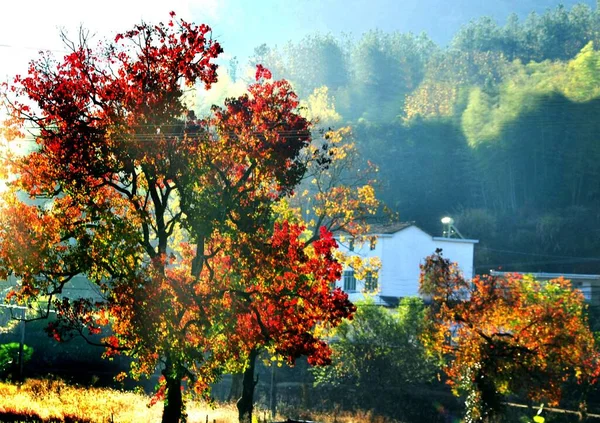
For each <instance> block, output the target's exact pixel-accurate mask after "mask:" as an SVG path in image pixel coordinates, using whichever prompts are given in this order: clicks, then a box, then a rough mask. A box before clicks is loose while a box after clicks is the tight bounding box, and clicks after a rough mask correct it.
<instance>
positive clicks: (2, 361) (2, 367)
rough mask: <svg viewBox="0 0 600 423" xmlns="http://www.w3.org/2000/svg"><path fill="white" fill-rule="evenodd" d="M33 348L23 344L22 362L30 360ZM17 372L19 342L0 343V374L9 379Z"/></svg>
mask: <svg viewBox="0 0 600 423" xmlns="http://www.w3.org/2000/svg"><path fill="white" fill-rule="evenodd" d="M32 355H33V348H31V347H28V346H27V345H23V363H26V362H27V361H29V360H31V356H32ZM18 372H19V344H18V343H17V342H10V343H8V344H2V345H0V376H1V377H2V378H8V379H11V378H13V377H14V376H16V375H17V374H18Z"/></svg>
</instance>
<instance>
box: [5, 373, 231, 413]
mask: <svg viewBox="0 0 600 423" xmlns="http://www.w3.org/2000/svg"><path fill="white" fill-rule="evenodd" d="M149 402H150V398H149V397H148V396H145V395H140V394H135V393H132V392H122V391H117V390H113V389H105V388H81V387H75V386H69V385H67V384H66V383H64V382H63V381H56V380H37V379H30V380H27V381H26V382H25V383H23V384H22V385H20V386H17V385H12V384H8V383H0V416H1V415H3V414H4V415H18V416H22V417H36V418H40V419H41V420H43V421H50V420H52V421H79V422H93V423H107V422H114V423H134V422H135V423H138V422H146V423H151V422H159V421H160V417H161V413H162V403H161V402H159V403H157V404H156V405H154V406H153V407H150V408H149V407H148V404H149ZM187 412H188V422H190V423H196V422H197V423H200V422H202V423H204V422H206V416H207V415H208V418H209V421H210V423H212V422H213V421H216V422H217V423H229V422H231V423H235V422H237V410H236V409H235V407H234V406H222V407H219V408H217V409H212V408H211V407H210V406H209V405H208V404H205V403H202V402H195V401H191V402H189V403H188V404H187Z"/></svg>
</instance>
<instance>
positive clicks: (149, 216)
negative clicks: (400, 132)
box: [0, 14, 354, 422]
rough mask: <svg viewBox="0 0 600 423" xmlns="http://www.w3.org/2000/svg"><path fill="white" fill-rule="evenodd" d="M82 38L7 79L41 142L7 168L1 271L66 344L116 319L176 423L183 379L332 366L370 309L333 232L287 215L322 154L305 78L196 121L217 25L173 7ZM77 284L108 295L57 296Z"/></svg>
mask: <svg viewBox="0 0 600 423" xmlns="http://www.w3.org/2000/svg"><path fill="white" fill-rule="evenodd" d="M80 38H81V43H80V45H75V44H74V43H71V42H70V41H68V40H65V41H66V43H67V46H68V47H70V48H71V50H72V52H71V53H69V54H67V55H66V56H65V57H64V58H63V60H62V61H55V60H54V59H52V58H51V57H50V56H47V55H42V56H41V57H40V58H39V59H37V60H34V61H32V62H31V65H30V68H29V73H28V75H27V76H25V77H17V78H15V80H14V83H13V84H11V85H10V86H6V87H5V89H6V93H5V94H6V99H7V102H8V104H9V108H10V110H11V118H10V120H9V122H7V125H8V126H7V127H8V130H7V134H12V135H14V134H17V135H18V134H19V132H20V131H23V130H24V128H25V127H27V128H33V129H32V131H33V132H34V134H35V140H36V143H37V149H35V150H34V151H32V152H31V153H29V154H26V155H24V156H22V157H14V158H12V160H11V161H10V163H9V165H10V166H11V171H12V172H13V173H14V174H15V175H16V179H15V181H14V182H13V184H12V189H11V191H10V192H9V193H8V195H7V198H6V203H5V204H6V205H5V207H4V210H3V213H2V214H0V216H1V218H0V219H2V222H1V223H2V225H0V227H1V229H0V273H1V275H2V276H4V277H6V276H7V275H8V274H14V275H16V276H17V277H18V278H19V279H20V280H21V283H20V284H19V285H18V286H17V287H16V288H15V290H14V291H13V292H12V293H11V294H10V296H9V298H10V299H11V300H13V301H16V302H21V303H22V302H27V301H30V300H32V299H43V300H47V304H48V308H50V307H54V308H55V309H56V310H57V312H58V318H59V319H58V321H57V323H56V324H53V325H51V326H50V327H49V332H50V333H51V334H52V335H53V336H54V337H55V338H56V339H59V340H60V339H64V338H65V337H68V336H71V335H72V334H73V333H75V334H78V335H82V336H85V337H86V338H89V337H90V335H98V334H100V333H104V330H105V329H106V328H107V327H110V329H111V333H110V334H109V335H106V336H105V337H104V338H103V340H102V341H101V342H100V344H101V345H103V346H104V347H106V354H107V355H112V354H116V353H126V354H129V355H130V356H131V357H133V358H134V361H133V368H132V373H133V375H149V374H152V373H153V372H154V371H155V369H156V368H157V366H158V367H159V368H161V369H162V375H163V378H162V381H161V384H160V387H159V390H158V393H157V397H156V398H157V399H161V398H162V397H165V398H166V399H167V401H166V402H165V412H164V415H163V421H165V422H166V421H169V422H171V421H173V422H175V421H178V420H179V416H180V414H181V411H182V410H183V400H182V397H181V391H180V387H181V382H182V380H184V379H185V380H187V381H188V386H190V387H192V388H193V389H194V390H195V391H196V392H198V393H201V394H206V392H207V389H208V386H209V384H210V383H211V382H212V381H214V380H215V378H217V377H218V376H219V375H220V374H221V373H222V372H223V371H224V370H225V369H227V368H229V367H231V366H234V367H235V365H236V363H244V362H245V360H246V357H248V355H249V354H250V353H251V352H252V351H255V350H256V349H257V348H262V347H266V348H268V349H269V350H270V351H271V352H273V353H276V354H280V355H282V356H284V357H285V358H286V359H287V360H288V361H289V362H293V361H294V360H295V358H297V357H299V356H300V355H307V356H308V357H309V361H311V362H312V363H314V364H326V363H328V362H329V360H330V358H329V356H330V350H329V348H328V346H327V345H326V343H325V342H323V340H321V339H320V338H319V336H318V334H317V333H316V332H315V328H316V326H317V323H324V324H326V325H336V324H338V323H339V322H340V321H341V319H342V318H344V317H349V316H351V314H352V312H353V310H354V307H353V306H352V304H351V303H350V302H349V301H348V299H347V297H346V295H345V294H343V293H342V292H341V291H340V290H333V291H332V290H331V285H332V283H333V282H334V281H336V280H337V279H339V277H340V273H341V265H340V263H339V262H338V260H337V259H336V258H335V256H334V252H335V250H336V248H337V244H336V241H335V240H334V239H333V238H332V235H331V233H330V232H329V231H327V230H326V229H321V230H319V231H318V232H317V233H316V235H315V236H308V235H305V234H304V233H305V229H306V226H305V225H304V224H303V222H299V221H288V220H287V219H286V218H285V216H284V215H281V214H280V213H278V212H277V207H276V205H277V204H278V203H279V202H280V201H281V200H282V199H284V198H286V197H288V196H289V195H291V194H292V193H293V190H294V187H295V186H296V185H297V184H298V183H299V182H300V181H301V180H302V179H303V177H304V175H305V173H306V171H307V165H306V163H307V160H305V159H306V155H307V154H308V155H311V154H313V152H312V151H313V150H311V149H309V148H308V147H309V146H310V145H311V142H312V138H311V133H310V124H309V122H308V121H307V120H306V119H304V118H303V117H302V116H301V115H300V114H298V113H297V106H298V100H297V98H296V95H295V94H294V92H293V91H292V88H291V86H290V84H289V83H287V82H286V81H272V80H271V75H270V72H269V71H268V70H267V69H265V68H263V67H261V66H259V67H258V68H257V73H256V79H257V81H256V83H254V84H251V85H250V86H249V87H248V92H247V94H245V95H242V96H240V97H237V98H230V99H227V100H226V102H225V104H224V106H214V107H213V108H212V112H211V114H210V115H209V116H206V117H202V118H197V117H196V116H195V114H194V113H193V112H190V111H188V109H187V106H186V105H185V104H184V102H183V100H182V98H183V94H184V90H185V89H186V87H190V86H192V85H193V84H194V83H195V82H196V81H197V80H200V81H201V82H202V83H203V84H204V85H205V86H206V87H207V88H208V87H210V85H211V84H212V83H214V82H215V81H216V78H217V74H216V69H217V68H216V65H215V64H214V59H215V58H216V57H217V56H218V54H219V53H220V52H221V51H222V50H221V47H220V46H219V44H218V43H217V42H215V41H213V40H212V39H211V38H210V28H209V27H207V26H206V25H200V26H197V25H194V24H190V23H187V22H185V21H183V20H177V19H176V18H175V16H174V14H173V15H172V16H171V20H170V21H169V22H168V23H167V24H166V25H165V24H158V25H156V26H152V25H148V24H142V25H137V26H135V27H134V29H133V30H131V31H127V32H125V33H123V34H119V35H117V36H116V38H115V41H114V43H110V44H107V45H100V46H98V47H97V48H95V49H93V48H91V47H90V46H89V45H88V40H87V38H86V36H85V34H84V33H83V34H82V35H81V37H80ZM18 192H20V193H25V194H27V195H28V196H29V199H30V200H28V201H22V199H21V197H22V195H21V194H19V195H18V194H17V193H18ZM40 198H43V200H40ZM32 201H33V202H34V203H32ZM35 201H37V204H36V203H35ZM40 201H41V202H40ZM308 238H310V240H309V239H308ZM78 274H84V275H86V276H87V277H88V278H89V279H90V280H91V281H92V282H94V283H95V284H97V286H98V287H99V290H100V292H101V293H102V296H103V299H102V300H100V301H99V300H94V301H92V300H90V299H79V300H72V299H67V298H62V299H56V297H57V296H58V295H59V294H60V293H61V291H62V288H63V287H64V285H65V284H66V283H67V282H68V281H69V280H70V279H72V278H73V277H74V276H75V275H78ZM238 366H239V364H238Z"/></svg>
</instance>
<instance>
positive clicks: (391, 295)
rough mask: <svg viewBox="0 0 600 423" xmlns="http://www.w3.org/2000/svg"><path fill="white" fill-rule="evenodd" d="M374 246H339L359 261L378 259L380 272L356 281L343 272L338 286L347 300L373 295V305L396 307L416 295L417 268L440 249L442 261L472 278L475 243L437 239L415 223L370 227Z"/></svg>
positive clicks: (348, 244) (352, 272)
mask: <svg viewBox="0 0 600 423" xmlns="http://www.w3.org/2000/svg"><path fill="white" fill-rule="evenodd" d="M371 235H372V236H373V237H374V238H375V241H374V242H366V243H363V244H362V245H360V246H357V248H354V245H353V242H352V241H351V240H348V239H345V240H344V242H340V243H339V244H340V249H341V250H342V251H344V252H346V253H350V254H356V255H358V256H360V257H374V256H375V257H379V259H380V260H381V264H382V266H381V269H380V270H379V274H378V275H377V277H376V278H375V277H372V276H370V275H369V276H368V277H367V278H366V280H364V281H361V280H356V278H355V277H354V271H353V270H352V269H346V270H345V271H344V273H343V276H342V279H341V280H340V281H338V282H337V286H339V287H341V288H342V289H343V290H344V291H346V292H347V293H348V294H349V297H350V300H352V301H356V300H360V299H361V298H363V295H364V294H363V293H364V292H365V291H375V292H376V294H375V301H376V303H378V304H381V305H385V306H392V307H393V306H396V305H397V304H398V301H399V299H400V298H402V297H410V296H417V295H419V292H418V291H419V275H420V268H419V265H420V264H422V263H423V262H424V259H425V258H426V257H427V256H429V255H431V254H433V253H434V252H435V251H436V249H438V248H441V249H442V251H443V255H444V257H445V258H447V259H449V260H450V261H452V262H455V263H457V264H458V267H459V268H460V270H461V271H462V273H463V275H464V277H465V278H466V279H471V278H472V277H473V275H474V274H473V253H474V247H475V244H477V243H478V242H479V241H478V240H474V239H462V238H447V237H437V236H432V235H430V234H428V233H427V232H425V231H423V230H422V229H420V228H418V227H417V226H416V225H414V223H403V222H401V223H395V224H391V225H372V226H371Z"/></svg>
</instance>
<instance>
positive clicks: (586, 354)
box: [420, 250, 600, 422]
mask: <svg viewBox="0 0 600 423" xmlns="http://www.w3.org/2000/svg"><path fill="white" fill-rule="evenodd" d="M421 270H422V273H421V281H420V292H421V294H423V295H427V296H430V297H431V301H432V304H431V306H430V308H429V312H428V315H427V319H428V330H427V331H426V335H425V336H424V341H425V346H426V348H427V349H428V350H429V352H430V353H431V354H434V355H436V356H438V357H439V358H440V360H441V362H442V365H443V369H444V372H445V374H446V375H447V377H448V383H449V384H450V386H451V387H452V388H453V391H454V393H455V394H457V395H459V394H465V395H466V407H467V410H466V412H467V414H466V416H467V418H466V420H467V421H469V422H474V421H493V420H494V419H495V417H496V416H497V415H498V413H500V411H501V409H502V399H503V398H504V397H505V395H508V394H524V395H527V396H528V397H529V398H530V399H531V400H534V401H546V402H548V403H550V404H557V403H558V401H559V400H560V397H561V386H562V385H563V383H564V382H565V381H567V380H568V379H569V378H570V377H574V378H575V379H576V380H577V381H578V382H580V383H585V384H591V383H595V382H596V380H597V377H598V374H599V373H600V367H599V358H600V356H599V353H598V351H597V349H596V346H595V344H594V337H593V335H592V332H591V331H590V329H589V326H588V323H587V318H586V312H585V308H586V306H585V303H584V299H583V295H582V293H581V291H578V290H573V289H572V287H571V284H570V282H569V281H567V280H565V279H562V278H561V279H554V280H550V281H543V282H541V281H537V280H535V279H534V278H532V277H530V276H523V275H519V274H513V275H508V276H505V277H496V276H482V277H480V276H477V277H475V278H474V279H473V280H472V281H467V280H465V279H464V278H463V276H462V275H461V274H460V272H459V271H458V269H457V268H456V266H455V265H453V264H451V263H450V262H449V260H447V259H445V258H444V257H442V255H441V252H440V251H439V250H438V251H437V252H436V254H434V255H432V256H430V257H428V258H427V259H426V260H425V263H424V264H423V265H422V267H421Z"/></svg>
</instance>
